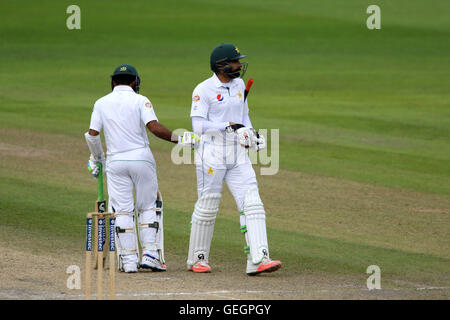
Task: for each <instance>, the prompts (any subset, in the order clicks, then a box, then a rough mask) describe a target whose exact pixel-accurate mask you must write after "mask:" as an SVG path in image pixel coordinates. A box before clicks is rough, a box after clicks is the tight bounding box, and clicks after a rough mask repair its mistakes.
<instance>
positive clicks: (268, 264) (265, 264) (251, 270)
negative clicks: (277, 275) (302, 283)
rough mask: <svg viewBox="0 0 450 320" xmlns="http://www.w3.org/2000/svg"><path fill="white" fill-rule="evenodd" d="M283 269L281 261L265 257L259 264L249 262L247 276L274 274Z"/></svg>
mask: <svg viewBox="0 0 450 320" xmlns="http://www.w3.org/2000/svg"><path fill="white" fill-rule="evenodd" d="M280 268H281V261H279V260H271V259H269V258H267V257H264V258H263V259H262V261H261V262H260V263H258V264H253V263H252V262H251V261H250V260H247V274H248V275H249V276H255V275H257V274H260V273H262V272H274V271H277V270H278V269H280Z"/></svg>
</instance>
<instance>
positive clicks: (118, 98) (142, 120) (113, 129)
mask: <svg viewBox="0 0 450 320" xmlns="http://www.w3.org/2000/svg"><path fill="white" fill-rule="evenodd" d="M152 120H156V121H158V118H157V117H156V114H155V111H154V110H153V106H152V104H151V102H150V100H149V99H148V98H147V97H145V96H142V95H140V94H137V93H135V92H134V91H133V89H132V88H131V87H130V86H126V85H119V86H115V87H114V90H113V91H112V92H111V93H110V94H107V95H106V96H104V97H102V98H100V99H98V100H97V101H96V102H95V104H94V109H93V111H92V116H91V123H90V126H89V128H90V129H93V130H95V131H98V132H100V131H101V129H102V128H103V129H104V135H105V142H106V150H107V160H108V161H112V160H151V161H154V160H153V155H152V154H151V151H150V149H149V148H148V146H149V141H148V137H147V131H146V124H147V123H148V122H150V121H152Z"/></svg>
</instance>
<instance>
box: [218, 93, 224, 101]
mask: <svg viewBox="0 0 450 320" xmlns="http://www.w3.org/2000/svg"><path fill="white" fill-rule="evenodd" d="M217 101H223V95H221V94H220V93H219V94H218V95H217Z"/></svg>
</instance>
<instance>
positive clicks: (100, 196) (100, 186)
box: [97, 162, 105, 201]
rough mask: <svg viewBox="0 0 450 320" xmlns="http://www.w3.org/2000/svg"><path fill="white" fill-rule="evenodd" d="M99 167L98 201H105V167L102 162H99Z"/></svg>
mask: <svg viewBox="0 0 450 320" xmlns="http://www.w3.org/2000/svg"><path fill="white" fill-rule="evenodd" d="M97 166H98V169H99V171H98V198H97V200H98V201H104V200H105V196H104V194H103V165H102V163H101V162H97Z"/></svg>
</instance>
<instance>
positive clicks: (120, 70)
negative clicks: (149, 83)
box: [111, 64, 141, 93]
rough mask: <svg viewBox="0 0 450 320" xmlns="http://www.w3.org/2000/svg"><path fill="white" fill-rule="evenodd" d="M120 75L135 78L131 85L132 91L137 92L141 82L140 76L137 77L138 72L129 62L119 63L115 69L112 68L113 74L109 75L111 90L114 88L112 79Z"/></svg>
mask: <svg viewBox="0 0 450 320" xmlns="http://www.w3.org/2000/svg"><path fill="white" fill-rule="evenodd" d="M121 75H130V76H134V77H135V78H136V84H135V86H134V87H133V90H134V92H136V93H139V85H140V84H141V78H139V74H138V72H137V70H136V68H135V67H133V66H132V65H130V64H121V65H120V66H118V67H117V68H116V69H114V72H113V74H112V75H111V90H113V89H114V85H113V80H114V78H115V77H117V76H121Z"/></svg>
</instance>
